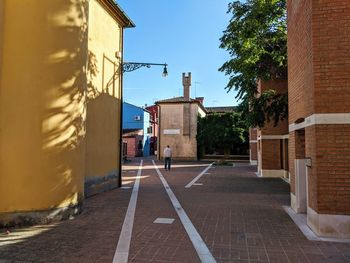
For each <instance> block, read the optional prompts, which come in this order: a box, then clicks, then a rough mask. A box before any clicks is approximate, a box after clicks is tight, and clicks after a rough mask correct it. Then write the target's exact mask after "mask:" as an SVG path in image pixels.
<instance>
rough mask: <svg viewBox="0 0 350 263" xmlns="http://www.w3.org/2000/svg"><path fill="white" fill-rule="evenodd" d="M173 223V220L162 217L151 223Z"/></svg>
mask: <svg viewBox="0 0 350 263" xmlns="http://www.w3.org/2000/svg"><path fill="white" fill-rule="evenodd" d="M174 221H175V219H174V218H164V217H158V218H157V219H156V220H154V221H153V223H154V224H169V225H170V224H172V223H173V222H174Z"/></svg>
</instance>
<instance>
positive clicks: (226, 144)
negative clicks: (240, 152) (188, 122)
mask: <svg viewBox="0 0 350 263" xmlns="http://www.w3.org/2000/svg"><path fill="white" fill-rule="evenodd" d="M197 128H198V130H197V142H198V145H199V147H200V148H201V147H202V149H203V150H204V149H205V151H206V152H207V153H208V152H209V153H210V152H212V151H220V150H221V151H226V152H227V151H230V152H234V151H235V150H237V149H245V148H248V127H247V126H246V123H245V122H244V121H243V120H242V117H241V114H240V113H238V112H229V113H215V114H209V115H207V116H206V117H204V118H198V125H197Z"/></svg>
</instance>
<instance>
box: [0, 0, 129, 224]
mask: <svg viewBox="0 0 350 263" xmlns="http://www.w3.org/2000/svg"><path fill="white" fill-rule="evenodd" d="M30 2H31V3H30V4H24V3H23V1H19V0H1V1H0V227H1V226H3V225H16V224H28V223H29V224H33V223H37V222H47V221H50V220H52V219H54V218H58V219H62V218H68V217H69V215H71V214H75V213H77V212H79V211H80V210H81V208H82V203H83V200H84V198H85V197H86V196H88V195H91V194H95V193H97V192H100V191H104V190H107V189H110V188H111V187H114V186H117V180H118V178H119V167H120V129H121V118H120V112H121V106H122V105H121V87H122V80H121V70H122V52H123V29H124V28H127V27H133V23H132V21H131V20H130V19H129V18H128V17H127V16H126V15H125V13H124V12H123V11H122V10H121V9H120V8H119V6H118V5H117V4H116V3H115V2H114V1H113V0H90V1H84V0H55V1H30Z"/></svg>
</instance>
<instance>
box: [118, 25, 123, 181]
mask: <svg viewBox="0 0 350 263" xmlns="http://www.w3.org/2000/svg"><path fill="white" fill-rule="evenodd" d="M121 53H122V55H121V58H120V67H119V69H120V127H119V128H120V130H119V143H120V145H119V150H120V154H119V167H118V168H119V177H118V186H119V187H122V182H123V180H122V162H123V78H124V77H123V74H124V72H123V63H124V61H123V59H124V28H123V27H122V30H121Z"/></svg>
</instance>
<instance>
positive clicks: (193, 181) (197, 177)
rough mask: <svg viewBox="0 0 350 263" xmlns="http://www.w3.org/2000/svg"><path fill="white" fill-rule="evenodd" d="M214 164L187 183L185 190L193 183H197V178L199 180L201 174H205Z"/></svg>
mask: <svg viewBox="0 0 350 263" xmlns="http://www.w3.org/2000/svg"><path fill="white" fill-rule="evenodd" d="M213 164H214V163H211V164H209V166H208V167H207V168H205V169H204V171H203V172H201V173H200V174H199V175H197V176H196V177H195V178H194V179H193V180H192V181H191V182H189V183H188V184H187V185H186V186H185V188H190V187H191V186H192V185H193V184H194V183H195V182H197V181H198V180H199V178H201V177H202V176H203V174H205V173H206V172H207V171H208V170H209V169H210V168H211V167H212V165H213Z"/></svg>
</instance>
